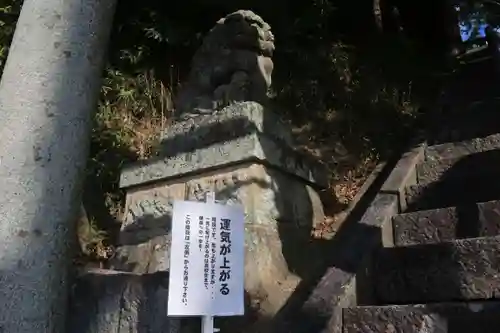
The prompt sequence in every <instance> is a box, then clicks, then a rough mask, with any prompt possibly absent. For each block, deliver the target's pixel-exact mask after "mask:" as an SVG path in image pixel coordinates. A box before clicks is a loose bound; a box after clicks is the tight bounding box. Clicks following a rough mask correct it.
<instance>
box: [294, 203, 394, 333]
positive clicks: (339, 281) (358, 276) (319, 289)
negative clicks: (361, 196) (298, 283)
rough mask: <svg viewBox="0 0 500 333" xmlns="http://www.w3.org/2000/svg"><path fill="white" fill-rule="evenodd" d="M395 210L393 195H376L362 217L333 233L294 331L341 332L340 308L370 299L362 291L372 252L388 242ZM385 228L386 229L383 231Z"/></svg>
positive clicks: (368, 288)
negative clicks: (322, 268)
mask: <svg viewBox="0 0 500 333" xmlns="http://www.w3.org/2000/svg"><path fill="white" fill-rule="evenodd" d="M397 210H398V198H397V195H395V194H379V195H377V197H376V198H375V200H374V201H373V203H372V204H371V205H370V207H369V208H368V209H367V211H366V212H365V214H364V215H363V217H362V218H361V219H360V220H359V221H356V222H353V223H352V224H348V225H345V226H344V229H341V230H340V231H339V233H338V234H337V235H336V238H335V242H334V243H333V244H332V246H331V248H329V249H328V252H329V253H331V256H332V258H331V259H330V260H331V267H330V268H329V269H328V270H327V271H326V272H325V274H324V275H323V276H322V278H321V279H320V281H319V283H318V284H317V285H316V287H315V288H314V289H313V291H312V292H311V294H310V295H309V296H308V298H307V300H306V301H305V302H304V304H303V305H302V307H301V309H300V311H299V314H298V315H297V316H296V318H295V319H296V321H297V322H296V327H295V329H296V331H294V332H304V333H306V332H313V331H322V330H324V329H325V330H326V331H327V332H332V333H340V332H342V315H341V314H342V310H341V309H342V308H343V307H348V306H354V305H356V302H357V299H370V298H371V297H372V295H370V294H368V295H367V294H363V292H364V291H365V290H366V291H367V292H368V293H370V292H369V291H368V290H371V289H372V287H371V285H370V283H369V280H370V279H371V276H370V275H371V272H367V271H366V268H368V267H370V266H371V260H372V259H373V257H372V254H373V253H374V251H376V250H377V249H379V248H380V247H382V246H383V244H384V243H390V241H391V237H390V236H385V237H384V235H385V234H387V233H390V230H391V226H390V221H391V218H392V216H393V215H394V214H396V213H397ZM386 230H387V231H386Z"/></svg>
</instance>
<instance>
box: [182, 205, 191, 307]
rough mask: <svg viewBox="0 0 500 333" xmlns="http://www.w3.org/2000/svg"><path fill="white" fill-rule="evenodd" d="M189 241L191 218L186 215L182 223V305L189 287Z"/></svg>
mask: <svg viewBox="0 0 500 333" xmlns="http://www.w3.org/2000/svg"><path fill="white" fill-rule="evenodd" d="M190 241H191V216H189V215H187V216H186V220H185V222H184V271H183V287H182V303H183V304H184V305H187V304H188V285H189V254H190Z"/></svg>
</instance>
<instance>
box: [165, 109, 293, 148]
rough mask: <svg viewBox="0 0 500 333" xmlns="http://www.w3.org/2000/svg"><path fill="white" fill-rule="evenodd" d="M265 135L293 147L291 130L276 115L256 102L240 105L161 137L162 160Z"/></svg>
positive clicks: (169, 130) (185, 123) (174, 126)
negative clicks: (226, 142) (255, 134)
mask: <svg viewBox="0 0 500 333" xmlns="http://www.w3.org/2000/svg"><path fill="white" fill-rule="evenodd" d="M256 132H259V133H262V134H265V135H266V136H268V137H270V138H273V139H275V140H280V141H282V142H284V143H285V144H286V145H289V146H293V144H294V140H293V135H292V131H291V128H290V127H289V126H287V125H286V124H285V123H283V122H282V121H281V119H280V118H279V117H278V115H277V114H276V113H274V112H273V111H272V110H270V109H269V108H266V107H264V106H262V104H259V103H256V102H237V103H234V104H232V105H230V106H228V107H225V108H224V109H222V110H220V111H216V112H214V113H213V114H211V115H209V116H198V117H193V118H189V119H186V120H183V121H178V122H176V123H174V124H172V125H171V126H169V127H168V128H167V129H166V130H165V131H164V132H163V133H162V134H161V141H162V142H161V152H160V154H161V155H162V156H173V155H175V154H177V153H179V152H184V151H192V150H193V149H196V148H200V147H204V146H208V145H210V144H212V143H217V142H221V141H227V140H231V139H234V138H236V137H241V136H245V135H247V134H250V133H256Z"/></svg>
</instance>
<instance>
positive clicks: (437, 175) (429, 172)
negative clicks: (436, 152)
mask: <svg viewBox="0 0 500 333" xmlns="http://www.w3.org/2000/svg"><path fill="white" fill-rule="evenodd" d="M478 174H481V175H485V176H487V177H492V178H493V177H498V176H499V175H500V150H490V151H486V152H480V153H475V154H470V155H465V156H459V157H453V158H447V159H427V160H426V161H425V162H424V163H422V164H420V165H418V166H417V178H418V183H419V184H429V183H432V182H436V181H440V180H445V179H457V180H458V181H460V178H462V177H468V176H471V175H478Z"/></svg>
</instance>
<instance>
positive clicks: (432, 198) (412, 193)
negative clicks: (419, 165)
mask: <svg viewBox="0 0 500 333" xmlns="http://www.w3.org/2000/svg"><path fill="white" fill-rule="evenodd" d="M496 199H500V181H497V180H496V179H494V178H493V179H492V178H490V177H488V175H487V174H485V175H483V174H479V175H468V176H464V177H461V178H458V179H457V178H449V179H443V180H442V181H439V182H434V183H431V184H418V185H412V186H409V187H407V188H406V190H405V200H406V203H407V207H406V211H405V213H408V212H412V211H417V210H428V209H435V208H443V207H452V206H459V205H463V204H471V203H474V202H485V201H490V200H496Z"/></svg>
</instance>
